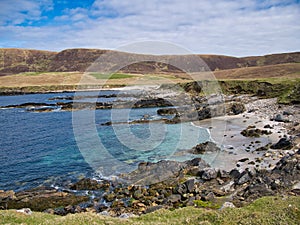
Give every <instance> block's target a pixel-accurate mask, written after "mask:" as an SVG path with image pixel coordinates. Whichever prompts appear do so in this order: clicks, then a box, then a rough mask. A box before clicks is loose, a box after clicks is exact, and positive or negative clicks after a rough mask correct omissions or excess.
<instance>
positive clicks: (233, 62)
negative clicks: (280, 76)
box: [0, 49, 300, 75]
mask: <svg viewBox="0 0 300 225" xmlns="http://www.w3.org/2000/svg"><path fill="white" fill-rule="evenodd" d="M197 56H198V57H200V58H201V59H203V61H204V62H205V63H203V64H200V65H199V63H197V61H198V60H197ZM99 57H100V58H99ZM97 59H100V60H102V61H101V63H95V61H97ZM128 59H129V60H130V62H133V63H130V65H126V64H125V65H124V66H122V64H123V63H124V62H126V61H127V60H128ZM299 62H300V52H294V53H283V54H273V55H266V56H252V57H244V58H236V57H230V56H221V55H174V56H154V55H138V54H132V53H125V52H117V51H110V50H100V49H67V50H63V51H61V52H59V53H56V52H49V51H39V50H26V49H0V74H1V75H7V74H17V73H21V72H31V71H33V72H72V71H79V72H84V71H86V70H88V69H89V70H90V71H105V70H107V69H108V68H109V69H115V70H120V71H122V72H124V73H138V74H153V73H156V74H159V73H169V74H170V73H172V74H173V73H181V72H182V71H181V70H180V69H179V68H181V69H182V68H184V70H186V71H189V72H199V71H208V70H212V71H218V70H228V69H235V68H245V67H255V66H266V65H277V64H286V63H299ZM91 65H93V66H92V67H90V66H91Z"/></svg>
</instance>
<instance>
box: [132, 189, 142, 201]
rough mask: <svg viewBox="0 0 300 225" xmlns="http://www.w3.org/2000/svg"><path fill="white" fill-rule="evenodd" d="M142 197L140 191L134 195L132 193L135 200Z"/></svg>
mask: <svg viewBox="0 0 300 225" xmlns="http://www.w3.org/2000/svg"><path fill="white" fill-rule="evenodd" d="M143 196H144V195H143V193H142V191H141V190H136V191H135V192H134V193H133V197H134V198H135V199H140V198H142V197H143Z"/></svg>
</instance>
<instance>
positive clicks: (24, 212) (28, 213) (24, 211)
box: [17, 208, 32, 215]
mask: <svg viewBox="0 0 300 225" xmlns="http://www.w3.org/2000/svg"><path fill="white" fill-rule="evenodd" d="M17 212H18V213H23V214H25V215H31V214H32V211H31V209H30V208H23V209H18V210H17Z"/></svg>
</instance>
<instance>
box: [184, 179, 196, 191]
mask: <svg viewBox="0 0 300 225" xmlns="http://www.w3.org/2000/svg"><path fill="white" fill-rule="evenodd" d="M184 184H185V186H186V188H187V191H188V192H189V193H192V192H193V191H194V185H195V179H189V180H187V181H186V182H184Z"/></svg>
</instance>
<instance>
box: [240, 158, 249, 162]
mask: <svg viewBox="0 0 300 225" xmlns="http://www.w3.org/2000/svg"><path fill="white" fill-rule="evenodd" d="M248 160H249V158H242V159H240V160H239V162H246V161H248Z"/></svg>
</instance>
